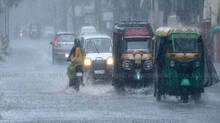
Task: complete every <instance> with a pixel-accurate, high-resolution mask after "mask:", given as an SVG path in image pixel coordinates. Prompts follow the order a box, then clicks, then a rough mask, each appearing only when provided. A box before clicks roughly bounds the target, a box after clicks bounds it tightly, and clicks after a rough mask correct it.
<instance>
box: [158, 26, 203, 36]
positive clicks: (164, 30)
mask: <svg viewBox="0 0 220 123" xmlns="http://www.w3.org/2000/svg"><path fill="white" fill-rule="evenodd" d="M174 33H177V34H178V33H181V34H182V33H186V34H197V35H198V36H201V32H200V30H199V29H198V28H191V27H185V28H175V27H160V28H158V29H157V30H156V32H155V34H156V35H157V36H160V37H167V36H170V35H171V34H174Z"/></svg>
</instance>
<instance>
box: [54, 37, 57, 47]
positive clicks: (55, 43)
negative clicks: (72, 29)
mask: <svg viewBox="0 0 220 123" xmlns="http://www.w3.org/2000/svg"><path fill="white" fill-rule="evenodd" d="M57 43H58V38H57V37H56V39H55V40H54V41H53V44H54V45H55V46H57Z"/></svg>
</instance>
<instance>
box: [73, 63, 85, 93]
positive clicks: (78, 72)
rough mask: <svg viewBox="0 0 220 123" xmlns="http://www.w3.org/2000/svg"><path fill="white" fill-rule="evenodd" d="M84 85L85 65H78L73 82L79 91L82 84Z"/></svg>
mask: <svg viewBox="0 0 220 123" xmlns="http://www.w3.org/2000/svg"><path fill="white" fill-rule="evenodd" d="M81 84H82V85H83V67H82V65H79V66H77V67H76V77H75V80H74V83H73V86H74V88H75V90H76V91H77V92H78V91H79V89H80V85H81Z"/></svg>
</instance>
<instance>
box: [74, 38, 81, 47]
mask: <svg viewBox="0 0 220 123" xmlns="http://www.w3.org/2000/svg"><path fill="white" fill-rule="evenodd" d="M74 44H75V46H76V47H81V42H80V40H79V39H78V38H76V39H75V40H74Z"/></svg>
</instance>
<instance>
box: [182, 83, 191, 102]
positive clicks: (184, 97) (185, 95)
mask: <svg viewBox="0 0 220 123" xmlns="http://www.w3.org/2000/svg"><path fill="white" fill-rule="evenodd" d="M181 100H182V101H183V103H188V102H189V94H188V87H183V89H182V95H181Z"/></svg>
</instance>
